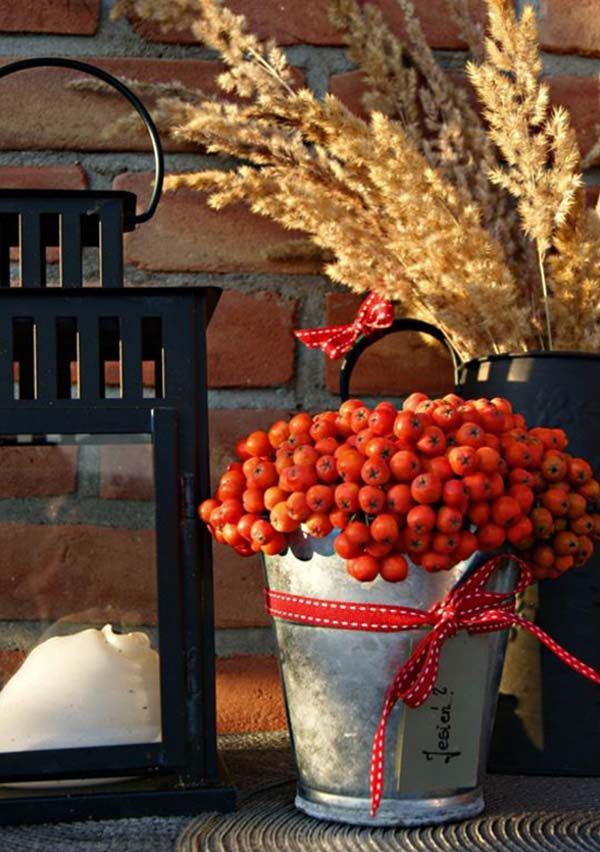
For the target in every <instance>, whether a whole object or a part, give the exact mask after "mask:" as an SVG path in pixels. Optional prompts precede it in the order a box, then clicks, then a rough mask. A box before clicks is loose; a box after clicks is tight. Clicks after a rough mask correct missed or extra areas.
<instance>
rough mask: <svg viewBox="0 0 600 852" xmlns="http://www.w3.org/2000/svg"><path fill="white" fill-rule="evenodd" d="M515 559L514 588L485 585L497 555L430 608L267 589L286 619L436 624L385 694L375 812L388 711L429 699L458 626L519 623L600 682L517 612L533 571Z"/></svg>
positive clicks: (395, 626) (364, 625)
mask: <svg viewBox="0 0 600 852" xmlns="http://www.w3.org/2000/svg"><path fill="white" fill-rule="evenodd" d="M510 559H511V561H512V563H513V564H514V565H516V566H517V567H518V569H519V579H518V582H517V584H516V585H515V587H514V589H512V590H511V591H509V592H489V591H486V590H485V588H484V587H485V584H486V583H487V581H488V580H489V578H490V576H491V575H492V573H493V572H494V571H495V570H496V568H498V566H499V565H500V564H502V563H503V562H505V561H506V560H507V557H506V556H502V555H501V556H496V557H494V558H493V559H489V560H488V561H487V562H485V563H484V564H483V565H481V566H480V567H479V568H478V569H477V570H476V571H474V572H473V573H472V574H471V575H470V576H469V577H467V579H466V580H465V581H464V582H462V583H461V584H460V585H459V586H456V587H455V588H454V589H452V590H451V591H450V592H449V593H448V594H447V595H446V597H445V598H444V599H443V600H442V601H439V602H438V603H436V604H434V605H433V606H432V607H431V608H430V609H429V610H420V609H413V608H412V607H402V606H389V605H384V604H359V603H346V602H343V601H324V600H319V599H317V598H306V597H302V596H301V595H288V594H283V593H281V592H275V591H272V590H270V589H269V590H266V592H265V595H266V599H267V611H268V612H269V614H270V615H272V616H273V617H274V618H281V619H283V620H285V621H294V622H300V623H302V624H314V625H316V626H318V627H331V628H335V629H336V630H364V631H367V632H375V633H382V632H388V633H392V632H397V631H401V630H417V629H419V628H422V627H426V626H430V627H431V628H432V629H431V630H430V631H429V633H428V634H427V635H426V636H424V637H423V639H421V641H420V642H419V644H418V645H417V647H416V648H415V649H414V651H413V652H412V654H411V655H410V657H409V658H408V659H407V660H406V661H405V662H404V663H403V665H402V666H401V668H400V670H399V671H398V674H397V675H396V677H395V678H394V681H393V683H392V685H391V686H390V688H389V689H388V691H387V694H386V696H385V701H384V705H383V711H382V714H381V719H380V721H379V725H378V727H377V731H376V733H375V738H374V740H373V749H372V752H371V815H372V816H375V814H376V813H377V810H378V808H379V805H380V803H381V797H382V794H383V777H384V746H385V734H386V727H387V722H388V718H389V715H390V713H391V712H392V709H393V708H394V706H395V704H396V702H398V701H400V700H401V701H404V703H405V704H408V706H409V707H419V706H420V705H421V704H423V702H424V701H426V700H427V698H429V696H430V695H431V691H432V689H433V687H434V685H435V682H436V679H437V674H438V667H439V659H440V653H441V650H442V647H443V644H444V642H445V641H446V639H449V638H450V637H451V636H454V634H455V633H457V632H458V631H459V630H467V631H468V632H469V633H491V632H493V631H495V630H505V629H506V628H508V627H511V626H512V625H513V624H516V625H518V626H519V627H523V628H525V630H528V631H529V632H530V633H532V634H533V635H534V636H535V637H537V639H539V640H540V642H543V643H544V645H546V647H547V648H549V649H550V650H551V651H552V652H553V653H554V654H556V656H557V657H558V658H559V659H561V660H562V661H563V662H564V663H566V664H567V665H568V666H570V667H571V668H572V669H574V670H575V671H576V672H577V673H578V674H580V675H583V676H584V677H586V678H588V679H589V680H591V681H593V682H594V683H597V684H600V674H599V673H598V672H597V671H595V669H593V668H591V666H587V665H586V664H585V663H582V662H581V660H578V659H577V657H574V656H573V655H572V654H569V652H568V651H566V650H565V649H564V648H562V647H561V646H560V645H559V644H558V643H557V642H555V641H554V640H553V639H551V638H550V636H548V634H547V633H544V631H543V630H541V629H540V628H539V627H538V626H537V625H535V624H532V623H531V622H530V621H528V620H527V619H526V618H521V616H519V615H517V614H516V613H515V599H514V596H515V595H516V594H518V593H519V592H523V591H524V590H525V589H526V588H527V586H529V585H530V583H531V582H532V581H533V574H532V571H531V569H530V567H529V566H528V565H527V563H526V562H524V561H523V560H522V559H519V558H518V557H517V556H512V557H510Z"/></svg>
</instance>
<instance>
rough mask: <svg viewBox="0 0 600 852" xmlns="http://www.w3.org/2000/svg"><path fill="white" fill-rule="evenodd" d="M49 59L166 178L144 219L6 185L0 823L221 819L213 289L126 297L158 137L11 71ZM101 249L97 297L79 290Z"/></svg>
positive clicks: (0, 431) (126, 208) (104, 205)
mask: <svg viewBox="0 0 600 852" xmlns="http://www.w3.org/2000/svg"><path fill="white" fill-rule="evenodd" d="M39 66H59V67H66V68H71V69H75V70H79V71H83V72H86V73H90V74H92V75H94V76H96V77H99V78H100V79H102V80H104V81H105V82H106V83H108V84H109V85H112V86H113V87H114V88H116V89H117V90H118V91H119V92H121V93H122V94H124V95H125V96H126V97H127V99H128V100H129V101H130V103H132V105H133V106H134V107H135V108H136V109H137V111H138V113H140V115H141V116H142V118H143V119H144V121H145V123H146V126H147V128H148V131H149V133H150V136H151V139H152V144H153V148H154V155H155V164H156V180H155V184H154V192H153V196H152V199H151V202H150V204H149V207H148V209H147V211H146V212H145V213H143V214H141V215H136V213H135V209H136V198H135V196H134V195H133V194H131V193H127V192H113V191H107V192H103V191H102V192H100V191H93V192H92V191H90V192H87V191H59V192H55V191H35V190H20V191H19V190H15V191H13V190H2V191H0V423H1V425H0V663H1V662H2V660H9V662H10V661H12V662H10V665H9V664H6V665H7V666H8V668H6V666H5V669H6V670H5V672H4V674H5V677H4V682H0V687H2V688H1V689H0V823H4V824H7V823H33V822H46V821H55V820H69V819H87V818H109V817H111V818H114V817H118V816H139V815H144V814H185V813H194V812H197V811H199V810H208V809H210V810H228V809H231V808H232V807H233V806H234V796H233V791H232V790H231V788H229V787H227V785H226V784H225V783H224V782H223V780H222V778H221V776H220V774H219V767H218V759H217V748H216V721H215V716H216V714H215V697H214V684H215V675H214V629H213V602H212V568H211V549H210V543H209V540H208V538H207V535H206V532H205V530H204V527H203V525H200V523H199V522H198V519H197V516H196V507H197V505H198V503H199V501H200V500H201V499H203V498H204V497H205V496H207V495H208V493H209V481H208V480H209V471H208V451H207V448H208V435H207V431H208V425H207V422H208V421H207V388H206V369H205V365H206V341H205V331H206V326H207V324H208V322H209V319H210V317H211V314H212V312H213V310H214V308H215V305H216V303H217V300H218V297H219V293H220V291H219V290H217V289H214V288H201V289H200V288H199V289H191V288H187V289H182V288H162V287H151V288H150V287H146V288H143V287H140V288H131V289H124V288H123V287H122V284H123V261H122V257H123V232H124V231H131V230H133V228H134V227H135V226H136V225H137V224H139V223H140V222H144V221H145V220H147V219H148V218H149V217H150V216H151V215H152V214H153V212H154V210H155V208H156V205H157V203H158V198H159V195H160V192H161V186H162V175H163V162H162V151H161V148H160V142H159V138H158V134H157V131H156V128H155V127H154V125H153V123H152V121H151V119H150V117H149V115H148V113H147V111H146V110H145V108H144V107H143V105H142V104H141V103H140V101H139V100H138V99H137V97H135V95H133V94H132V93H131V92H130V91H129V90H128V89H127V88H126V87H125V86H123V84H122V83H120V82H119V81H118V80H116V79H115V78H113V77H111V76H110V75H108V74H107V73H106V72H104V71H101V70H100V69H97V68H95V67H93V66H89V65H87V64H85V63H81V62H76V61H72V60H67V59H33V60H25V61H21V62H15V63H12V64H10V65H6V66H4V67H3V68H1V69H0V77H5V76H6V75H7V74H11V73H14V72H16V71H21V70H24V69H28V68H36V67H39ZM48 247H58V252H59V259H60V264H59V280H58V281H57V282H56V283H55V285H54V286H53V285H52V284H50V283H47V281H46V249H47V248H48ZM15 248H16V249H18V252H19V261H20V282H18V283H19V285H20V286H11V277H10V261H11V251H13V252H14V251H15ZM90 250H91V251H95V250H97V252H98V275H99V283H100V286H99V287H98V286H91V287H87V286H85V287H84V286H82V285H83V283H84V282H83V278H84V273H83V269H84V266H83V265H82V256H83V255H84V254H85V253H86V252H88V251H90ZM86 283H88V282H86ZM94 283H96V282H94ZM101 628H104V629H101ZM76 643H79V644H76ZM3 655H4V656H3ZM11 666H12V670H10V669H11ZM9 676H10V677H9ZM32 782H34V783H32Z"/></svg>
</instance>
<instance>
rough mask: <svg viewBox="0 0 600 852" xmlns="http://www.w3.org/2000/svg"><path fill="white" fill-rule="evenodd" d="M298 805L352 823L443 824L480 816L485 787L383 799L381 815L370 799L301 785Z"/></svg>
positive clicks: (320, 815)
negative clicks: (436, 795) (429, 796)
mask: <svg viewBox="0 0 600 852" xmlns="http://www.w3.org/2000/svg"><path fill="white" fill-rule="evenodd" d="M295 805H296V807H297V808H298V810H301V811H303V812H304V813H305V814H307V815H308V816H311V817H315V818H316V819H325V820H329V822H342V823H347V824H349V825H365V826H404V827H411V826H417V825H439V824H440V823H443V822H457V821H459V820H463V819H468V818H469V817H475V816H478V814H480V813H481V812H482V811H483V808H484V801H483V792H482V790H481V787H477V788H475V789H474V790H469V791H468V792H466V793H458V794H456V795H453V796H443V797H440V798H436V799H382V800H381V804H380V805H379V810H378V811H377V816H374V817H372V816H371V803H370V801H369V799H362V798H353V797H351V796H336V795H334V794H332V793H323V792H321V791H320V790H308V789H306V788H301V787H299V788H298V792H297V795H296V800H295Z"/></svg>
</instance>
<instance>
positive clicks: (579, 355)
mask: <svg viewBox="0 0 600 852" xmlns="http://www.w3.org/2000/svg"><path fill="white" fill-rule="evenodd" d="M522 358H542V359H548V360H552V359H558V358H564V359H566V360H573V361H574V360H579V361H598V360H600V353H596V352H583V351H581V350H576V349H564V350H562V349H555V350H552V351H550V352H548V351H547V350H538V349H532V350H531V351H530V352H501V353H499V354H496V353H492V354H490V355H480V356H478V357H477V358H470V359H469V360H468V361H464V362H463V363H462V364H460V365H459V367H458V372H459V373H461V372H462V371H463V370H467V369H468V368H469V367H470V366H471V365H473V366H474V365H475V364H485V363H487V362H490V361H515V360H517V359H522Z"/></svg>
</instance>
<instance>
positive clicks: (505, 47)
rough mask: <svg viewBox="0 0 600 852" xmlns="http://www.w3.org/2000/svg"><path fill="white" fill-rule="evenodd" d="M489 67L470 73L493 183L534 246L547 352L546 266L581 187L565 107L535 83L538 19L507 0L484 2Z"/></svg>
mask: <svg viewBox="0 0 600 852" xmlns="http://www.w3.org/2000/svg"><path fill="white" fill-rule="evenodd" d="M488 7H489V12H490V37H489V38H488V40H487V42H486V51H487V61H486V62H485V64H483V65H480V66H475V65H473V64H470V65H469V67H468V73H469V76H470V79H471V81H472V83H473V85H474V87H475V88H476V90H477V92H478V94H479V97H480V98H481V101H482V103H483V104H484V107H485V116H486V119H487V121H488V123H489V127H490V136H491V138H492V139H493V141H494V142H495V143H496V145H497V146H498V148H499V149H500V151H501V152H502V155H503V157H504V160H505V162H506V166H504V167H496V168H494V169H492V170H491V172H490V177H491V180H492V181H493V182H494V183H496V184H498V185H499V186H501V187H503V188H504V189H506V190H507V191H509V192H510V193H512V195H514V197H515V198H516V199H517V203H518V209H519V213H520V216H521V222H522V225H523V228H524V230H525V233H526V234H527V235H528V236H529V237H530V238H531V239H532V240H534V241H535V243H536V246H537V254H538V264H539V271H540V279H541V283H542V300H543V304H544V311H545V315H546V333H547V342H548V346H549V348H553V329H552V322H551V308H550V292H549V289H548V284H547V279H546V274H545V261H546V257H547V253H548V250H549V249H550V247H551V246H552V243H553V239H554V236H555V234H556V231H557V229H558V228H559V227H560V226H561V225H563V224H564V223H565V222H566V221H567V217H568V214H569V211H570V210H571V209H572V207H573V205H574V203H575V197H576V193H577V189H578V188H579V187H580V186H581V184H582V179H581V175H580V174H579V162H580V155H579V149H578V146H577V141H576V138H575V133H574V131H573V129H572V127H571V125H570V122H569V116H568V113H567V112H566V111H565V110H564V109H561V108H559V109H555V110H553V111H550V109H549V105H548V101H549V93H548V87H547V85H545V84H544V83H541V82H540V80H539V77H540V74H541V70H542V64H541V58H540V54H539V47H538V39H537V27H536V21H535V14H534V12H533V9H532V8H531V7H530V6H526V7H525V10H524V12H523V15H522V17H521V19H520V20H517V18H516V15H515V12H514V9H513V6H512V4H511V3H510V2H509V0H488Z"/></svg>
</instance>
